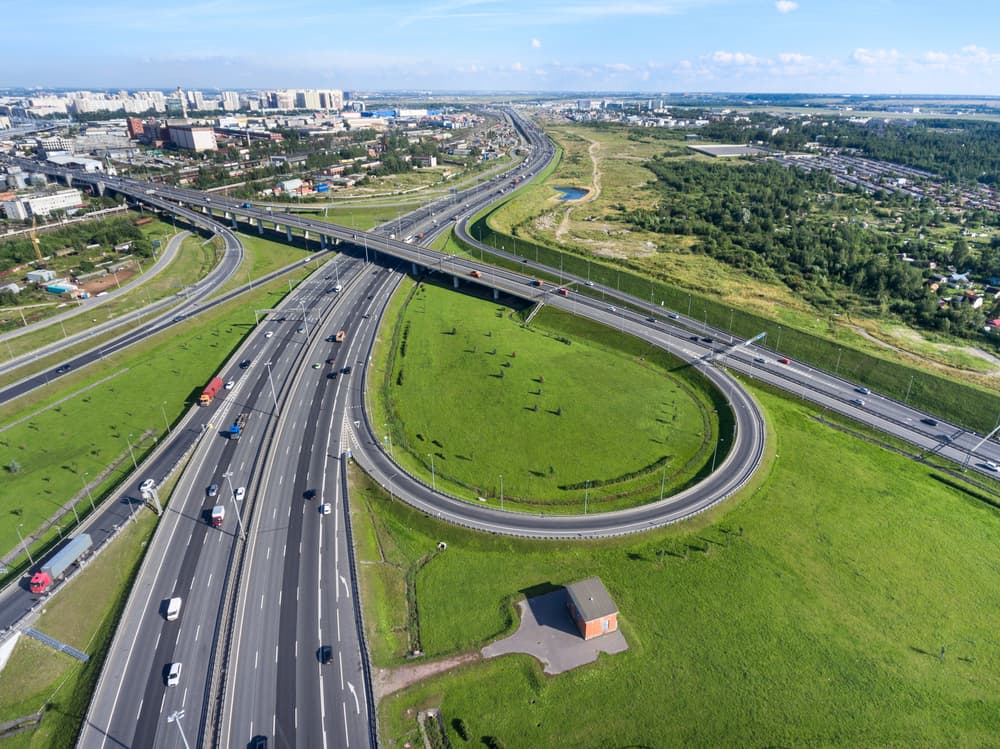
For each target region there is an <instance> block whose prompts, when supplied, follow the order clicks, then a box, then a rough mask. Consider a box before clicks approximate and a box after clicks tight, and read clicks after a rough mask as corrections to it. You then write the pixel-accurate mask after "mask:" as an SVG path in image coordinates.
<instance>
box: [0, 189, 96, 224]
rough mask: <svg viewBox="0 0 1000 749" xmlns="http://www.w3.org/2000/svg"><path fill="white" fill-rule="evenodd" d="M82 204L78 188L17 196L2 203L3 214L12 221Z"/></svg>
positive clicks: (23, 219) (77, 206) (70, 208)
mask: <svg viewBox="0 0 1000 749" xmlns="http://www.w3.org/2000/svg"><path fill="white" fill-rule="evenodd" d="M81 205H83V198H82V196H81V195H80V191H79V190H59V191H58V192H53V193H48V194H45V195H36V196H34V197H25V198H18V199H16V200H8V201H6V202H5V203H3V212H4V215H5V216H6V217H7V218H8V219H10V220H12V221H27V220H28V219H29V218H31V217H32V216H48V215H49V214H50V213H52V211H60V210H62V211H71V210H73V209H76V208H79V207H80V206H81Z"/></svg>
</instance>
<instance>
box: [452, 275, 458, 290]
mask: <svg viewBox="0 0 1000 749" xmlns="http://www.w3.org/2000/svg"><path fill="white" fill-rule="evenodd" d="M451 286H452V288H455V289H457V288H458V276H452V277H451Z"/></svg>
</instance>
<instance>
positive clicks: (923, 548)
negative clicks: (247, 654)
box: [354, 391, 1000, 749]
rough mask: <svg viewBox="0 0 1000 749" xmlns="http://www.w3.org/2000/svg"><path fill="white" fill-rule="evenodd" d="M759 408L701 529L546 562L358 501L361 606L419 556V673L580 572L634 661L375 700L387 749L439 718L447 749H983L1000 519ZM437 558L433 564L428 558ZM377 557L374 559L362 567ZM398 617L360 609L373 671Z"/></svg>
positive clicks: (773, 408) (821, 430)
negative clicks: (465, 730) (742, 475)
mask: <svg viewBox="0 0 1000 749" xmlns="http://www.w3.org/2000/svg"><path fill="white" fill-rule="evenodd" d="M756 394H757V396H758V397H759V398H760V400H761V401H762V403H763V405H764V407H765V409H766V411H767V418H768V422H769V424H770V425H771V429H772V431H771V435H770V436H771V462H770V465H769V467H766V468H765V469H764V471H765V473H764V474H763V475H762V476H761V479H760V480H758V482H757V485H756V486H755V487H752V488H751V489H749V490H748V491H745V492H744V493H743V496H742V497H741V498H740V499H739V500H737V501H736V502H735V503H731V504H730V505H729V506H728V507H724V508H722V510H721V511H719V512H717V513H716V517H715V519H714V520H712V519H703V520H699V521H696V523H695V524H693V525H688V526H686V527H679V528H675V529H668V530H664V531H659V532H655V533H650V534H646V535H644V536H642V537H637V538H632V539H626V540H624V541H606V542H596V543H579V544H568V543H542V542H527V541H521V540H516V539H506V538H497V537H493V536H489V535H485V534H476V533H472V532H468V531H464V530H461V529H459V528H456V527H452V526H448V525H444V524H441V523H438V522H436V521H434V520H432V519H430V518H428V517H426V516H424V515H422V514H420V513H416V512H413V511H412V510H410V509H409V508H406V507H405V506H402V505H401V504H399V503H398V502H392V503H389V502H387V501H386V500H385V499H384V497H382V498H377V495H376V493H375V492H374V491H371V490H369V492H368V495H367V498H366V499H365V500H364V501H358V500H356V501H355V502H354V511H355V515H356V521H355V535H356V537H357V538H358V539H365V538H367V539H368V540H366V541H361V540H359V554H361V555H362V564H361V569H362V574H363V576H364V578H365V586H366V587H365V591H366V592H368V593H371V591H373V590H376V591H377V590H378V589H379V588H378V585H375V584H373V583H371V582H370V581H371V579H372V576H373V575H375V574H379V575H381V576H383V577H384V578H386V579H388V580H389V581H390V583H389V584H383V585H382V587H383V588H384V589H385V590H386V594H387V595H389V594H394V595H398V591H399V590H400V584H401V583H400V582H399V581H398V578H399V576H400V575H402V574H403V573H404V572H405V570H406V569H408V568H409V567H410V566H411V565H414V564H416V563H417V561H418V560H420V559H421V558H424V562H425V563H424V564H423V566H422V569H421V571H420V572H419V574H417V576H416V583H415V591H416V603H417V610H418V611H419V634H420V643H421V644H422V646H423V648H424V650H425V652H426V653H427V655H428V656H430V657H437V656H442V655H447V654H452V653H456V652H462V651H466V650H469V649H472V648H477V647H479V646H480V645H482V644H484V643H486V642H489V641H491V640H493V639H494V638H497V637H500V636H503V635H504V634H506V633H508V632H510V631H511V630H512V629H513V628H514V626H515V624H514V614H513V609H512V605H511V604H512V602H513V601H514V600H516V599H517V598H519V597H520V596H522V595H523V594H524V591H531V590H532V589H537V588H538V586H546V585H549V584H552V585H562V584H565V583H569V582H572V581H574V580H578V579H581V578H583V577H587V576H589V575H595V574H596V575H599V576H600V577H601V578H602V580H603V581H604V583H605V585H606V586H607V587H608V589H609V591H610V592H611V594H612V596H613V598H614V599H615V601H616V603H617V605H618V606H619V608H620V611H621V616H620V622H621V625H622V629H623V631H624V634H625V636H626V638H627V639H628V642H629V645H630V650H629V651H628V652H627V653H625V654H622V655H618V656H613V657H606V656H602V658H601V659H600V661H599V662H598V663H596V664H593V665H591V666H587V667H584V668H581V669H578V670H576V671H572V672H569V673H566V674H563V675H560V676H555V677H549V676H545V675H544V674H543V673H542V672H541V668H540V666H539V665H538V664H537V663H536V662H535V661H534V660H533V659H531V658H529V657H527V656H516V657H504V658H501V659H500V660H497V661H491V662H487V663H484V664H481V665H476V666H473V667H465V668H463V669H462V670H460V671H458V672H456V673H454V674H451V675H444V676H441V677H437V678H434V679H431V680H428V681H427V682H424V683H421V684H418V685H415V686H414V687H411V688H410V689H408V690H406V691H405V692H403V693H401V694H399V695H397V696H393V697H390V698H388V699H386V700H385V701H384V702H383V703H382V705H381V707H380V714H381V728H382V737H383V742H384V745H385V746H387V747H399V746H402V744H403V742H404V740H407V739H410V740H412V738H413V736H414V733H413V731H414V728H415V721H414V718H413V712H412V711H413V710H415V709H418V708H420V707H424V706H430V705H435V706H440V707H441V709H442V710H443V715H444V718H445V723H446V725H447V726H448V727H449V731H450V738H451V741H452V742H453V746H464V745H465V744H464V742H462V741H461V740H460V739H459V738H458V736H457V735H456V734H455V733H454V731H453V730H452V728H451V722H452V721H453V720H454V719H456V718H461V719H462V720H464V721H465V723H466V724H467V725H468V726H469V728H470V731H471V733H472V738H473V741H474V742H475V743H477V745H478V741H479V738H480V737H483V736H496V737H499V738H500V739H501V740H502V741H503V743H504V744H505V745H506V746H507V747H508V748H509V749H517V748H518V747H561V746H588V747H589V746H593V747H597V746H650V747H652V746H656V747H661V746H662V747H669V746H692V747H697V746H704V747H724V746H732V747H746V746H809V747H820V746H842V747H857V746H878V747H887V746H895V747H941V746H959V747H961V746H968V747H982V746H995V745H996V736H997V735H1000V710H998V709H997V708H998V707H1000V705H998V698H997V693H998V689H1000V668H998V667H1000V643H998V641H997V639H996V638H995V637H994V636H993V634H992V633H993V632H994V630H995V629H996V624H997V614H996V606H995V605H994V604H993V603H992V602H993V601H994V600H995V598H996V594H995V591H996V590H997V588H998V587H1000V561H998V558H997V555H996V548H997V545H998V543H1000V512H998V511H997V510H996V509H994V508H993V507H990V506H988V505H986V504H984V503H982V502H980V501H978V500H976V499H975V498H973V497H972V496H971V495H970V494H967V493H964V492H961V491H957V490H955V489H952V488H950V487H948V486H946V485H944V484H943V483H941V482H939V481H935V480H934V479H933V478H932V477H931V476H930V475H929V469H927V468H926V467H921V466H919V465H916V464H914V463H912V462H909V461H907V460H904V459H902V458H900V457H897V456H895V455H893V454H891V453H888V452H885V451H882V450H880V449H878V448H875V447H872V446H870V445H867V444H866V443H863V442H860V441H858V440H856V439H855V438H853V437H850V436H847V435H845V434H842V433H840V432H837V431H834V430H831V429H830V428H829V427H827V426H824V425H822V424H819V423H817V422H816V421H815V420H813V419H811V418H809V416H810V414H811V411H810V410H809V409H808V407H804V406H803V405H802V404H800V403H797V402H793V401H790V400H787V399H784V398H783V397H781V396H778V395H774V394H771V393H769V392H762V391H761V392H757V393H756ZM369 507H370V508H371V509H372V512H371V514H369V513H368V512H367V511H366V508H369ZM373 539H379V543H377V544H376V543H375V541H374V540H373ZM439 540H444V541H447V543H448V548H447V550H446V551H443V552H438V553H435V546H436V544H437V542H438V541H439ZM379 550H384V551H385V553H384V556H385V559H386V562H382V561H381V560H380V559H379V557H378V556H374V557H372V556H366V555H371V554H377V553H378V552H379ZM427 555H430V556H429V557H427ZM425 557H427V558H425ZM393 575H395V576H396V578H397V581H396V582H395V583H392V582H391V580H392V578H393ZM456 591H461V594H460V595H456ZM394 600H395V606H396V609H397V613H396V614H395V617H396V619H395V620H393V618H392V614H391V611H390V605H389V604H388V603H387V602H385V601H382V602H372V600H371V597H370V596H369V597H366V598H365V602H366V607H367V610H368V611H369V612H370V613H369V614H368V615H367V618H368V625H369V631H370V632H371V633H372V636H373V638H374V639H375V644H374V645H373V649H372V652H373V654H374V655H375V657H376V659H384V660H383V661H382V663H383V664H387V663H398V662H399V658H400V656H401V655H402V653H403V652H405V647H403V646H401V644H400V643H401V642H402V641H405V640H406V636H405V631H404V629H401V627H403V625H404V624H405V621H404V620H401V619H400V618H399V616H400V615H399V614H398V609H400V608H403V606H402V605H401V603H400V601H399V599H398V598H396V599H394ZM379 606H381V613H375V612H377V611H378V610H379V609H378V607H379ZM373 607H374V610H373ZM387 611H390V613H389V614H387V613H386V612H387ZM376 628H378V629H376ZM385 628H390V630H391V634H390V635H389V636H388V637H386V636H384V635H383V632H385V631H386V629H385ZM500 706H502V707H500ZM580 716H590V717H588V718H587V719H581V717H580ZM470 745H471V744H470Z"/></svg>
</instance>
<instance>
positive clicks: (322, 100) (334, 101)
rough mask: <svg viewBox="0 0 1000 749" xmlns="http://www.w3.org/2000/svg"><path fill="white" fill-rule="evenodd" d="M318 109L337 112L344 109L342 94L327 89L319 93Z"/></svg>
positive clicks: (341, 92)
mask: <svg viewBox="0 0 1000 749" xmlns="http://www.w3.org/2000/svg"><path fill="white" fill-rule="evenodd" d="M319 107H320V109H332V110H334V111H335V112H339V111H340V110H341V109H343V108H344V92H343V91H337V90H336V89H328V90H326V91H320V92H319Z"/></svg>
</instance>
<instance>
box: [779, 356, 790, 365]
mask: <svg viewBox="0 0 1000 749" xmlns="http://www.w3.org/2000/svg"><path fill="white" fill-rule="evenodd" d="M778 362H780V363H781V364H790V363H791V361H790V360H789V358H788V357H787V356H783V357H781V358H780V359H778Z"/></svg>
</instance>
